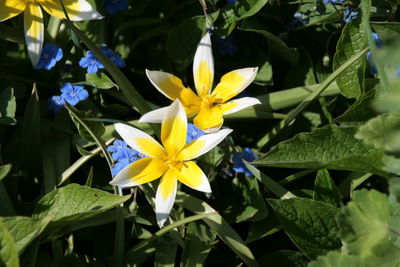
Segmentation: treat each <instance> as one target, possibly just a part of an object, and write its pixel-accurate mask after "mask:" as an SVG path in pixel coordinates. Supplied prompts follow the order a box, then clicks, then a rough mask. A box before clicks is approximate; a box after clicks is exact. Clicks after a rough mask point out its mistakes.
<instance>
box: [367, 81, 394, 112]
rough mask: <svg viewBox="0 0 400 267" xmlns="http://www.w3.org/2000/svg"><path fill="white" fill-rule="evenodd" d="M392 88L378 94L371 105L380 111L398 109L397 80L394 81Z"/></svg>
mask: <svg viewBox="0 0 400 267" xmlns="http://www.w3.org/2000/svg"><path fill="white" fill-rule="evenodd" d="M392 85H393V89H391V90H390V91H389V92H387V93H384V94H379V95H377V96H376V99H375V101H374V103H373V107H374V108H375V109H376V110H377V111H380V112H386V111H397V112H398V111H400V105H399V103H400V91H399V90H397V88H398V86H399V85H400V82H399V81H396V82H394V83H393V84H392Z"/></svg>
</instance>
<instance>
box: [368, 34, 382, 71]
mask: <svg viewBox="0 0 400 267" xmlns="http://www.w3.org/2000/svg"><path fill="white" fill-rule="evenodd" d="M372 37H373V38H374V41H375V44H376V46H377V47H378V48H380V47H382V46H383V43H382V39H381V37H380V36H379V34H377V33H375V32H373V33H372ZM367 62H368V65H369V72H370V73H371V74H372V75H375V74H377V73H378V70H377V69H376V65H375V62H374V61H373V59H372V52H371V51H368V53H367Z"/></svg>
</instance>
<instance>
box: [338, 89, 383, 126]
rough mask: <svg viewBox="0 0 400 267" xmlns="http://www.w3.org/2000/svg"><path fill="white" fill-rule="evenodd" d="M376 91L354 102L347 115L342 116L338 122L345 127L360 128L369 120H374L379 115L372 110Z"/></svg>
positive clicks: (370, 91)
mask: <svg viewBox="0 0 400 267" xmlns="http://www.w3.org/2000/svg"><path fill="white" fill-rule="evenodd" d="M375 92H376V91H375V90H369V91H368V92H366V93H365V94H364V95H363V96H361V97H360V98H359V99H357V100H356V102H354V104H353V105H351V106H350V107H349V108H348V109H347V110H346V112H345V113H343V114H342V115H340V116H339V117H338V118H336V120H337V121H338V122H340V123H341V124H343V125H354V126H358V125H361V124H363V123H364V122H366V121H367V120H369V119H372V118H373V117H375V116H376V115H378V113H377V112H376V111H375V110H374V109H373V108H372V103H373V100H374V99H375Z"/></svg>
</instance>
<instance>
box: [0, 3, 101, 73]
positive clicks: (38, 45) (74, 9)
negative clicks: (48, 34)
mask: <svg viewBox="0 0 400 267" xmlns="http://www.w3.org/2000/svg"><path fill="white" fill-rule="evenodd" d="M63 4H64V7H65V10H66V12H67V14H68V17H69V18H70V20H72V21H80V20H92V19H101V18H102V16H101V15H100V14H99V13H98V12H97V11H96V10H95V9H93V7H92V6H91V5H90V4H89V3H88V2H87V1H86V0H63ZM41 8H43V9H44V10H45V11H46V12H47V13H48V14H49V15H50V16H53V17H56V18H60V19H64V18H65V16H64V10H63V8H62V5H61V2H60V0H0V22H2V21H5V20H8V19H10V18H13V17H15V16H17V15H19V14H21V13H22V12H24V28H25V41H26V46H27V48H28V54H29V57H30V58H31V62H32V65H33V66H36V65H37V64H38V62H39V58H40V55H41V53H42V47H43V39H44V26H43V13H42V9H41Z"/></svg>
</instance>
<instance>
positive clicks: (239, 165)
mask: <svg viewBox="0 0 400 267" xmlns="http://www.w3.org/2000/svg"><path fill="white" fill-rule="evenodd" d="M257 158H258V157H257V156H256V155H255V154H254V152H253V150H251V148H248V147H246V148H245V149H243V151H242V152H237V153H235V154H233V156H232V161H233V168H232V169H233V170H234V171H235V172H243V173H244V174H245V176H246V177H252V176H253V174H252V173H251V172H250V171H249V169H247V167H246V165H245V164H244V163H243V160H245V161H247V162H252V161H254V160H256V159H257Z"/></svg>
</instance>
